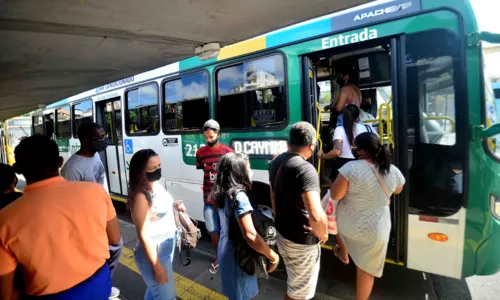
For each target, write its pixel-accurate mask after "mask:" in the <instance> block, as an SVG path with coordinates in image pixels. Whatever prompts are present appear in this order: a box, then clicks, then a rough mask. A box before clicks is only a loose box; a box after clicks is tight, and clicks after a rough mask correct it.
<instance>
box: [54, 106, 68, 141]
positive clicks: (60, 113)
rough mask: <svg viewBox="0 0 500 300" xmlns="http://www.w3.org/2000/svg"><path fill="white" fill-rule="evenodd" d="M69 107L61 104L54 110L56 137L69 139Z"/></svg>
mask: <svg viewBox="0 0 500 300" xmlns="http://www.w3.org/2000/svg"><path fill="white" fill-rule="evenodd" d="M70 122H71V120H70V107H69V105H66V106H63V107H61V108H59V109H57V110H56V138H57V139H69V138H70V137H71V124H70Z"/></svg>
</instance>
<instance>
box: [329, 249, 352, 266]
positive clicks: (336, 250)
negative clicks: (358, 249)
mask: <svg viewBox="0 0 500 300" xmlns="http://www.w3.org/2000/svg"><path fill="white" fill-rule="evenodd" d="M339 252H340V246H339V245H335V246H333V254H334V255H335V257H337V258H338V259H339V260H340V261H341V262H342V263H343V264H344V265H346V266H347V265H348V264H349V260H348V261H347V262H346V261H344V260H342V258H340V255H339Z"/></svg>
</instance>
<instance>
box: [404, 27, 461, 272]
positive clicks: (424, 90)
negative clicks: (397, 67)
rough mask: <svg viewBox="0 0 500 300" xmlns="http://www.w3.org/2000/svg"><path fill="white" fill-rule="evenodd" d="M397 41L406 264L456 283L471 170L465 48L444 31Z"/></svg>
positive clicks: (459, 269)
mask: <svg viewBox="0 0 500 300" xmlns="http://www.w3.org/2000/svg"><path fill="white" fill-rule="evenodd" d="M402 40H403V41H404V42H401V44H400V45H401V47H402V48H404V50H401V51H399V52H398V53H404V56H403V57H402V59H400V61H399V63H400V64H401V65H402V66H401V72H400V74H402V76H403V77H402V78H400V79H401V80H400V81H399V85H398V87H399V88H400V92H401V94H402V95H404V97H401V98H400V99H406V101H400V102H399V103H400V104H401V105H400V106H399V107H396V110H397V112H396V115H399V116H400V117H399V118H398V117H395V121H396V122H397V123H396V124H395V128H396V130H397V129H399V132H395V134H396V135H397V141H399V142H400V146H402V147H400V148H399V149H400V152H399V156H400V157H401V158H402V159H403V160H402V161H401V165H400V167H401V171H403V172H404V173H405V177H406V186H405V189H404V197H406V198H407V199H408V200H409V202H408V219H407V220H408V224H407V226H408V231H407V234H408V235H407V241H408V242H407V259H406V262H407V266H408V267H409V268H412V269H417V270H421V271H425V272H430V273H434V274H439V275H444V276H449V277H455V278H460V277H461V275H462V261H463V253H464V239H465V217H466V206H467V204H466V201H465V199H466V198H465V197H466V193H467V191H466V190H465V189H466V185H465V184H464V181H465V180H466V176H467V168H468V166H467V147H468V146H467V145H468V138H467V130H468V129H467V126H468V123H467V119H466V115H467V104H466V102H467V98H466V96H467V90H466V86H467V85H466V84H465V82H464V76H465V71H464V68H462V59H461V50H460V49H461V47H462V42H461V41H460V39H459V38H458V37H457V36H456V35H454V34H453V33H451V32H450V31H447V30H443V29H433V30H428V31H425V32H418V33H414V34H408V35H406V36H404V37H402ZM428 45H433V46H432V47H429V46H428ZM398 122H399V123H398Z"/></svg>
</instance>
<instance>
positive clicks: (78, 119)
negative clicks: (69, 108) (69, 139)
mask: <svg viewBox="0 0 500 300" xmlns="http://www.w3.org/2000/svg"><path fill="white" fill-rule="evenodd" d="M92 121H93V112H92V100H85V101H83V102H80V103H78V104H76V105H74V106H73V138H75V139H77V138H78V127H80V125H82V124H83V123H87V122H92Z"/></svg>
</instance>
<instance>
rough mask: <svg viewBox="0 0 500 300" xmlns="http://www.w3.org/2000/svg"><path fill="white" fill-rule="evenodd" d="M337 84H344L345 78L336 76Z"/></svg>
mask: <svg viewBox="0 0 500 300" xmlns="http://www.w3.org/2000/svg"><path fill="white" fill-rule="evenodd" d="M337 84H338V85H340V86H341V87H342V86H344V85H345V80H344V78H342V77H341V78H338V79H337Z"/></svg>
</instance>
